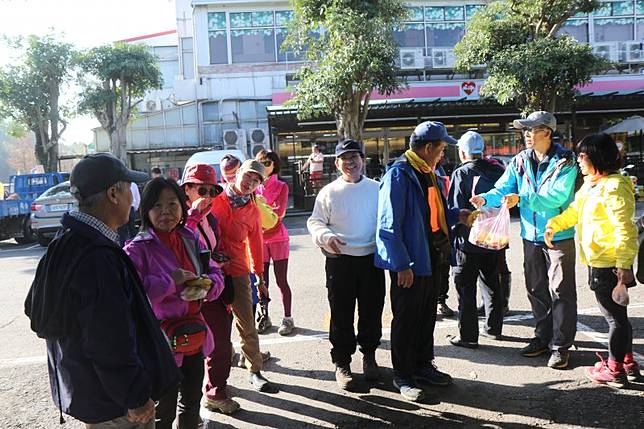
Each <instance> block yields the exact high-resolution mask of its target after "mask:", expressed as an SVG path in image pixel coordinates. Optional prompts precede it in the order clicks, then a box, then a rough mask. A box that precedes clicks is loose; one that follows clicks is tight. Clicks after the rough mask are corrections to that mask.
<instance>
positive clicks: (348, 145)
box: [335, 139, 364, 157]
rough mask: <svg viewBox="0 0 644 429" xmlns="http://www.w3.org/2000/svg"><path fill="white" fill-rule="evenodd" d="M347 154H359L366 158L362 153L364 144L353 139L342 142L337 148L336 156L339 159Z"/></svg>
mask: <svg viewBox="0 0 644 429" xmlns="http://www.w3.org/2000/svg"><path fill="white" fill-rule="evenodd" d="M347 152H358V153H360V155H361V156H364V152H363V151H362V143H360V142H359V141H356V140H353V139H345V140H342V141H340V143H338V145H337V146H336V147H335V156H336V157H338V156H340V155H342V154H345V153H347Z"/></svg>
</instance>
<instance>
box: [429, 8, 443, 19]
mask: <svg viewBox="0 0 644 429" xmlns="http://www.w3.org/2000/svg"><path fill="white" fill-rule="evenodd" d="M444 19H445V16H444V15H443V8H442V7H437V6H427V7H425V21H443V20H444Z"/></svg>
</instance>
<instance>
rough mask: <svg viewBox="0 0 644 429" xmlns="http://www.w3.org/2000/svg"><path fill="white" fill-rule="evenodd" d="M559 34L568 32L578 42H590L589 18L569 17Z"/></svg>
mask: <svg viewBox="0 0 644 429" xmlns="http://www.w3.org/2000/svg"><path fill="white" fill-rule="evenodd" d="M559 34H568V35H569V36H572V37H574V38H575V39H576V40H577V41H578V42H581V43H588V20H587V19H569V20H568V21H566V23H565V24H564V25H563V26H562V27H561V29H559Z"/></svg>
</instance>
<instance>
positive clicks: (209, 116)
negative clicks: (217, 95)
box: [201, 103, 219, 122]
mask: <svg viewBox="0 0 644 429" xmlns="http://www.w3.org/2000/svg"><path fill="white" fill-rule="evenodd" d="M201 108H202V112H203V120H204V121H205V122H207V121H218V120H219V103H204V104H203V105H202V107H201Z"/></svg>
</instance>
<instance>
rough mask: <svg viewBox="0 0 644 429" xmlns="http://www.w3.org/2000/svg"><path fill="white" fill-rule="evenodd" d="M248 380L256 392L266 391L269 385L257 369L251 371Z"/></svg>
mask: <svg viewBox="0 0 644 429" xmlns="http://www.w3.org/2000/svg"><path fill="white" fill-rule="evenodd" d="M248 380H249V381H250V385H251V386H252V387H253V389H255V390H257V391H258V392H266V391H267V390H268V389H269V387H270V383H269V382H268V380H267V379H266V378H265V377H264V376H263V375H262V373H261V372H259V371H257V372H251V373H250V376H249V377H248Z"/></svg>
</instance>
